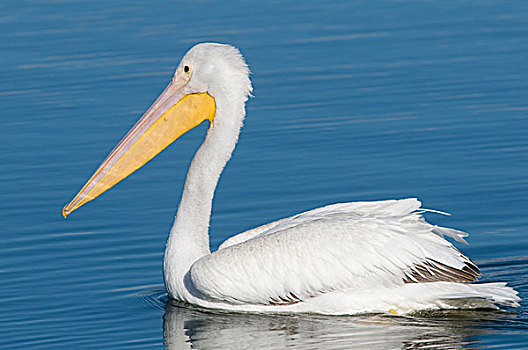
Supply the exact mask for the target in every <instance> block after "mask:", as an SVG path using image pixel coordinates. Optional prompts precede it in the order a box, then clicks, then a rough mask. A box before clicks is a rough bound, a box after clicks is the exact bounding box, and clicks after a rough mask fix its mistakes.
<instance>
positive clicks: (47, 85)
mask: <svg viewBox="0 0 528 350" xmlns="http://www.w3.org/2000/svg"><path fill="white" fill-rule="evenodd" d="M201 41H220V42H228V43H233V44H235V45H237V46H238V47H239V48H240V49H241V50H242V52H243V54H244V55H245V57H246V59H247V61H248V63H249V64H250V67H251V69H252V72H253V77H252V79H253V83H254V87H255V91H254V95H255V98H253V99H251V100H250V101H249V103H248V115H247V120H246V125H245V128H244V130H243V133H242V136H241V139H240V143H239V146H238V149H237V151H236V152H235V154H234V157H233V159H232V161H231V162H230V163H229V165H228V167H227V168H226V171H225V173H224V174H223V176H222V179H221V181H220V185H219V188H218V190H217V193H216V198H215V203H214V212H213V216H212V221H211V244H212V248H213V249H216V247H217V246H218V245H219V244H220V243H221V242H222V241H223V240H224V239H225V238H227V237H229V236H230V235H232V234H234V233H236V232H239V231H243V230H245V229H247V228H250V227H253V226H256V225H258V224H262V223H265V222H267V221H270V220H275V219H278V218H281V217H284V216H287V215H291V214H294V213H297V212H300V211H303V210H307V209H310V208H314V207H317V206H321V205H324V204H329V203H333V202H339V201H353V200H378V199H388V198H403V197H410V196H412V197H419V198H420V199H421V200H422V201H423V204H424V206H425V207H428V208H435V209H439V210H444V211H448V212H450V213H452V214H453V215H452V216H451V217H441V216H438V215H430V216H429V217H428V219H429V220H431V221H433V222H435V223H438V224H442V225H447V226H451V227H455V228H459V229H462V230H465V231H468V232H470V233H471V236H470V239H469V241H470V243H471V245H470V246H462V247H460V248H461V249H462V250H463V252H464V253H466V254H467V255H469V256H470V257H472V258H473V259H474V260H475V261H476V262H477V263H478V264H479V265H480V266H481V267H482V270H483V273H484V278H483V279H484V280H485V281H507V282H508V283H509V284H510V285H511V286H513V287H515V288H516V289H517V290H518V291H519V292H520V293H521V297H523V298H524V299H527V298H528V282H527V273H528V238H527V231H528V215H527V214H528V209H527V208H528V137H527V128H528V83H527V81H528V64H527V62H528V3H527V2H526V1H522V0H518V1H502V2H500V3H499V2H491V1H483V2H470V1H449V2H439V3H436V2H423V1H381V2H376V3H371V2H368V1H364V2H354V3H350V2H348V1H344V2H328V1H327V2H322V3H318V2H312V1H278V2H272V3H270V4H256V3H254V2H251V1H247V2H218V3H215V2H208V1H199V2H194V1H183V2H176V1H171V2H157V1H144V2H141V1H124V0H123V1H68V0H64V1H60V0H57V1H24V0H22V1H15V0H8V1H3V2H1V3H0V77H1V79H0V107H1V110H2V112H1V117H0V118H1V119H0V122H1V128H0V140H1V143H0V164H1V167H0V203H1V204H0V218H1V220H0V222H1V229H0V348H5V349H21V348H33V349H36V348H38V349H72V348H76V349H81V348H82V349H95V348H104V349H131V348H144V349H152V348H162V347H163V346H164V345H163V344H165V346H166V347H167V348H171V349H180V348H189V347H190V346H191V343H192V344H193V345H194V347H195V348H233V349H241V348H249V349H255V348H282V347H293V348H295V347H299V348H314V349H315V348H326V349H329V348H352V347H357V348H377V349H387V348H420V347H423V346H430V347H432V348H434V347H438V348H453V347H466V346H467V347H488V346H489V347H496V348H497V347H498V348H522V347H528V345H527V344H528V311H527V308H526V306H525V305H526V304H525V303H523V305H522V306H521V308H518V309H516V310H508V311H507V312H448V313H443V312H438V313H434V314H426V315H417V316H414V317H408V318H398V317H384V316H368V317H367V316H363V317H319V316H317V317H316V316H295V317H293V316H291V317H286V316H285V317H277V316H273V317H267V316H257V315H234V314H211V313H203V312H200V311H198V310H188V309H185V308H181V307H178V306H172V305H170V304H167V303H166V295H165V292H164V287H163V281H162V273H161V267H162V265H161V264H162V255H163V249H164V244H165V240H166V237H167V233H168V230H169V228H170V225H171V224H172V220H173V216H174V214H175V210H176V206H177V203H178V200H179V196H180V192H181V189H182V184H183V179H184V176H185V173H186V170H187V167H188V164H189V162H190V160H191V159H192V156H193V152H194V151H195V150H196V149H197V147H198V146H199V144H200V142H201V140H202V139H203V136H204V133H205V127H204V126H202V127H200V128H198V129H197V130H194V131H193V132H190V133H188V134H186V135H185V136H184V137H182V138H181V139H180V140H178V141H177V142H176V143H175V144H174V145H173V146H171V147H170V148H169V149H167V150H166V151H164V152H163V153H162V154H161V155H160V156H159V157H157V158H156V159H155V160H154V161H153V162H151V163H149V164H148V165H146V166H145V167H144V168H143V169H141V170H140V171H139V172H138V173H136V174H135V175H133V176H131V177H130V178H129V179H127V180H126V181H125V182H123V183H121V184H119V185H118V186H116V188H115V189H112V190H111V191H109V192H108V193H106V194H105V195H103V196H102V197H101V198H99V199H97V200H96V201H94V202H92V203H90V204H89V205H86V206H85V207H83V208H82V209H80V210H79V211H78V212H76V213H75V214H73V215H72V216H71V217H70V218H68V219H67V220H64V219H63V218H62V217H61V215H60V210H61V208H62V206H63V205H64V204H65V203H66V202H68V201H69V200H70V199H71V197H72V196H73V195H74V194H75V193H76V192H77V190H78V189H79V187H80V186H81V185H82V184H83V183H84V182H85V180H86V179H87V178H88V177H89V175H90V174H91V173H92V171H93V170H94V169H95V168H96V166H97V165H98V164H99V162H100V161H101V160H102V159H103V158H104V157H105V156H106V154H107V153H108V152H109V151H110V150H111V148H112V147H113V146H114V145H115V143H116V142H117V141H118V140H119V139H120V138H121V137H122V136H123V135H124V133H125V132H126V131H127V130H128V128H129V127H130V126H132V125H133V124H134V122H135V121H136V120H137V119H138V118H139V116H140V115H141V114H142V113H143V111H144V110H145V109H146V108H147V107H148V106H149V104H150V103H151V102H152V101H153V100H154V98H155V97H156V96H157V95H158V94H159V92H161V90H162V89H163V87H164V86H165V85H166V84H167V83H168V82H169V80H170V78H171V74H172V72H173V69H174V68H175V66H176V64H177V63H178V61H179V59H180V57H181V56H182V55H183V54H184V53H185V51H186V50H187V49H188V48H190V47H191V46H192V45H193V44H194V43H196V42H201Z"/></svg>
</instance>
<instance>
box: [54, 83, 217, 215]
mask: <svg viewBox="0 0 528 350" xmlns="http://www.w3.org/2000/svg"><path fill="white" fill-rule="evenodd" d="M178 85H181V84H176V83H175V81H172V82H171V83H170V84H169V85H168V86H167V88H166V89H165V91H163V93H162V94H161V95H160V96H159V97H158V99H157V100H156V101H155V102H154V103H153V104H152V106H150V108H149V109H148V110H147V112H145V114H144V115H143V116H142V117H141V118H140V119H139V121H138V122H137V123H136V125H134V127H133V128H132V129H130V131H129V132H128V133H127V134H126V135H125V137H123V139H122V140H121V141H120V142H119V143H118V144H117V146H116V147H115V148H114V149H113V150H112V152H110V154H109V155H108V157H106V159H105V160H104V161H103V162H102V163H101V165H99V168H97V170H96V171H95V173H94V174H93V175H92V177H91V178H90V179H89V180H88V182H86V184H85V185H84V187H83V188H82V189H81V190H80V191H79V193H77V195H76V196H75V198H73V200H72V201H71V202H70V203H68V205H66V206H65V207H64V208H63V209H62V215H63V216H64V217H66V216H68V215H69V214H71V212H73V211H74V210H75V209H77V208H79V207H80V206H82V205H84V204H86V203H88V202H89V201H91V200H92V199H95V198H97V197H98V196H99V195H100V194H102V193H103V192H105V191H106V190H108V189H110V188H111V187H112V186H114V185H115V184H117V183H118V182H119V181H121V180H123V179H124V178H126V177H127V176H128V175H130V174H132V173H133V172H134V171H136V170H137V169H139V168H140V167H142V166H143V165H144V164H145V163H147V162H148V161H149V160H151V159H152V158H154V157H155V156H156V155H157V154H158V153H160V152H161V151H163V150H164V149H165V148H166V147H167V146H169V145H170V144H171V143H172V142H174V141H175V140H176V139H177V138H178V137H180V136H181V135H183V134H184V133H186V132H187V131H189V130H191V129H193V128H195V127H196V126H198V125H200V124H201V123H202V122H204V121H205V120H209V122H210V123H212V122H213V119H214V116H215V111H216V105H215V101H214V98H213V97H211V96H210V95H209V94H208V93H200V94H190V95H185V94H183V93H182V92H181V88H180V87H179V86H178Z"/></svg>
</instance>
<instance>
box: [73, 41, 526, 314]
mask: <svg viewBox="0 0 528 350" xmlns="http://www.w3.org/2000/svg"><path fill="white" fill-rule="evenodd" d="M251 91H252V86H251V81H250V79H249V69H248V66H247V64H246V62H245V61H244V58H243V57H242V55H241V54H240V52H239V51H238V49H236V48H235V47H233V46H230V45H225V44H216V43H202V44H198V45H196V46H194V47H193V48H191V49H190V50H189V52H187V54H186V55H185V56H184V57H183V59H182V60H181V62H180V64H179V66H178V68H177V69H176V72H175V73H174V76H173V78H172V81H171V82H170V84H169V85H168V86H167V88H166V89H165V90H164V91H163V93H162V94H161V95H160V96H159V97H158V99H157V100H156V101H155V102H154V103H153V104H152V106H151V107H150V108H149V109H148V110H147V111H146V112H145V114H144V115H143V116H142V117H141V119H140V120H139V121H138V122H137V124H136V125H135V126H134V127H133V128H132V129H131V130H130V131H129V132H128V133H127V134H126V136H125V137H124V138H123V139H122V140H121V141H120V142H119V143H118V145H117V146H116V147H115V148H114V150H113V151H112V152H111V153H110V154H109V155H108V157H107V158H106V159H105V160H104V162H103V163H102V164H101V165H100V166H99V168H98V169H97V170H96V171H95V173H94V174H93V175H92V177H91V178H90V179H89V180H88V182H87V183H86V184H85V185H84V187H83V188H82V189H81V190H80V192H79V193H78V194H77V195H76V196H75V198H74V199H73V200H72V201H71V202H70V203H69V204H68V205H66V206H65V207H64V209H63V215H64V216H65V217H66V216H67V215H68V214H70V213H71V212H72V211H73V210H75V209H77V208H79V207H80V206H81V205H83V204H86V203H87V202H89V201H91V200H92V199H94V198H96V197H97V196H99V195H100V194H101V193H103V192H104V191H106V190H107V189H109V188H110V187H112V186H113V185H115V184H116V183H117V182H119V181H121V180H122V179H124V178H125V177H127V176H128V175H130V174H131V173H132V172H134V171H135V170H137V169H138V168H140V167H141V166H142V165H144V164H145V163H146V162H148V161H149V160H150V159H152V158H153V157H154V156H155V155H157V154H158V153H159V152H161V151H162V150H163V149H164V148H165V147H167V146H168V145H169V144H171V143H172V142H173V141H174V140H176V139H177V138H178V137H179V136H181V135H182V134H183V133H185V132H187V131H189V130H190V129H192V128H194V127H196V126H197V125H199V124H201V123H202V122H204V121H205V120H208V121H209V129H208V131H207V135H206V137H205V140H204V142H203V144H202V145H201V147H200V148H199V150H198V151H197V152H196V155H195V156H194V159H193V161H192V163H191V165H190V167H189V171H188V174H187V178H186V180H185V186H184V189H183V194H182V198H181V201H180V205H179V208H178V212H177V215H176V218H175V221H174V225H173V226H172V229H171V231H170V235H169V238H168V241H167V246H166V250H165V258H164V267H163V272H164V278H165V286H166V288H167V291H168V294H169V296H170V297H171V298H174V299H178V300H181V301H184V302H187V303H191V304H195V305H198V306H201V307H205V308H217V309H225V310H233V311H250V312H286V313H294V312H311V313H321V314H355V313H364V312H382V313H386V312H390V313H408V312H411V311H415V310H420V309H437V308H481V307H484V308H490V307H497V305H507V306H518V305H519V304H518V301H519V300H520V298H519V297H518V296H517V292H516V291H515V290H513V289H512V288H510V287H507V286H506V283H483V284H472V283H470V282H473V281H475V280H476V279H477V278H478V277H479V275H480V271H479V269H478V267H477V266H476V265H475V264H474V263H473V262H471V260H469V259H468V258H467V257H466V256H464V255H463V254H462V253H460V252H459V251H458V250H457V249H456V248H455V247H454V246H453V245H452V244H451V243H450V242H448V241H447V240H445V239H444V236H449V237H451V238H453V239H454V240H456V241H459V242H464V238H463V237H465V236H467V234H466V233H464V232H461V231H456V230H453V229H449V228H443V227H438V226H435V225H431V224H429V223H427V222H426V221H425V220H424V219H423V217H422V215H421V214H422V213H423V212H424V211H426V210H425V209H420V202H419V201H418V200H417V199H413V198H411V199H402V200H386V201H379V202H356V203H340V204H333V205H329V206H326V207H323V208H318V209H314V210H311V211H308V212H305V213H301V214H297V215H294V216H291V217H288V218H285V219H282V220H278V221H275V222H272V223H269V224H267V225H263V226H260V227H257V228H254V229H252V230H249V231H246V232H243V233H240V234H238V235H236V236H233V237H231V238H229V239H228V240H226V241H225V242H224V243H223V244H222V245H221V246H220V247H219V249H218V250H217V251H215V252H213V253H211V251H210V250H209V232H208V230H209V220H210V216H211V207H212V202H213V196H214V191H215V188H216V185H217V182H218V178H219V176H220V174H221V173H222V170H223V169H224V166H225V165H226V163H227V162H228V160H229V159H230V157H231V153H232V152H233V150H234V148H235V145H236V143H237V140H238V135H239V133H240V129H241V127H242V123H243V120H244V117H245V114H246V111H245V103H246V101H247V99H248V96H250V93H251Z"/></svg>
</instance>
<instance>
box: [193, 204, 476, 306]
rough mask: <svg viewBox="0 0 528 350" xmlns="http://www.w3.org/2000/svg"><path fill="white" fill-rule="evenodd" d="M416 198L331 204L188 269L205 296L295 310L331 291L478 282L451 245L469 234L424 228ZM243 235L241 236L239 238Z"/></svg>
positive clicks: (248, 236) (244, 236)
mask: <svg viewBox="0 0 528 350" xmlns="http://www.w3.org/2000/svg"><path fill="white" fill-rule="evenodd" d="M420 205H421V203H420V202H419V201H418V200H416V199H413V198H411V199H405V200H389V201H380V202H356V203H342V204H334V205H330V206H327V207H323V208H319V209H315V210H312V211H308V212H305V213H302V214H298V215H295V216H292V217H289V218H286V219H283V220H279V221H277V222H274V223H272V224H269V225H267V226H266V225H265V226H261V227H260V229H257V230H252V231H249V232H250V233H248V234H245V233H243V234H241V235H238V236H235V237H238V240H237V241H232V242H231V243H233V244H232V245H225V246H224V247H223V248H222V249H219V250H218V251H216V252H214V253H212V254H210V255H208V256H205V257H203V258H201V259H200V260H198V261H197V262H195V263H194V264H193V266H192V267H191V271H190V278H191V281H192V283H193V284H194V286H195V287H196V288H197V289H198V291H200V292H201V293H202V294H203V295H204V296H206V297H207V298H209V299H212V300H221V301H227V302H232V303H254V304H292V303H297V302H302V301H304V300H306V299H308V298H312V297H315V296H317V295H320V294H324V293H329V292H333V291H350V290H366V289H369V288H370V289H372V288H380V287H391V286H397V285H403V284H404V283H424V282H433V281H456V282H469V281H474V280H475V279H476V278H477V277H478V275H479V273H480V272H479V270H478V268H477V267H476V266H475V265H474V264H473V263H472V262H471V261H470V260H469V259H468V258H467V257H465V256H464V255H463V254H462V253H460V252H459V251H458V250H457V249H456V248H455V247H454V246H453V245H452V244H451V243H450V242H448V241H447V240H445V239H444V238H443V236H444V235H448V236H451V237H453V238H455V239H456V240H459V241H463V237H464V236H466V235H467V234H465V233H463V232H460V231H456V230H452V229H447V228H441V227H438V226H434V225H431V224H429V223H427V222H426V221H425V220H424V219H423V217H422V215H421V214H422V212H423V211H424V210H423V209H420ZM239 236H240V237H239Z"/></svg>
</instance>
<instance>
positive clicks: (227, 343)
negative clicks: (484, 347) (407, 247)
mask: <svg viewBox="0 0 528 350" xmlns="http://www.w3.org/2000/svg"><path fill="white" fill-rule="evenodd" d="M476 313H478V314H479V315H480V316H482V311H470V310H449V311H436V312H427V313H422V314H417V315H414V316H405V317H402V316H390V315H362V316H325V315H306V314H305V315H279V314H277V315H270V314H255V313H252V314H250V313H237V314H232V313H228V312H225V311H211V310H207V311H205V310H202V309H198V308H195V307H191V306H190V305H188V304H184V303H181V302H179V301H176V300H169V301H168V302H167V303H166V305H165V314H164V316H163V338H164V342H165V348H166V349H167V350H176V349H178V350H179V349H282V348H290V349H291V348H298V349H457V348H462V347H467V346H476V345H477V342H478V338H479V336H480V335H483V334H486V333H490V332H493V330H490V329H484V328H483V327H482V326H483V324H484V322H488V321H490V320H492V319H493V318H496V317H498V315H499V312H496V311H490V312H484V313H485V314H486V315H485V319H486V320H487V321H481V320H482V318H478V317H477V314H476ZM502 314H503V315H504V313H502Z"/></svg>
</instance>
